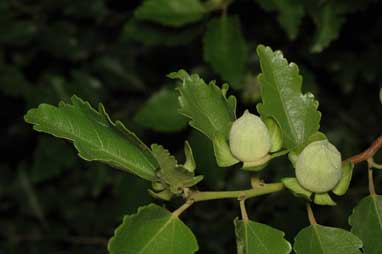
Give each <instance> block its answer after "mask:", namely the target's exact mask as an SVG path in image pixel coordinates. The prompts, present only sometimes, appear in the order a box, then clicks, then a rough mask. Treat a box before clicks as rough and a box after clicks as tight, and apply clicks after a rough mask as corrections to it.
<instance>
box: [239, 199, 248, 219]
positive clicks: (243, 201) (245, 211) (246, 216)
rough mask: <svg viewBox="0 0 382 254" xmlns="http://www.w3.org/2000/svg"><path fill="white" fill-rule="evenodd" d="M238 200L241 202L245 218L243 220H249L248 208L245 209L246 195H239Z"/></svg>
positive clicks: (242, 216)
mask: <svg viewBox="0 0 382 254" xmlns="http://www.w3.org/2000/svg"><path fill="white" fill-rule="evenodd" d="M238 200H239V202H240V211H241V218H242V219H243V221H248V220H249V218H248V213H247V209H245V200H246V197H245V196H242V197H239V198H238Z"/></svg>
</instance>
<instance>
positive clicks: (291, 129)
mask: <svg viewBox="0 0 382 254" xmlns="http://www.w3.org/2000/svg"><path fill="white" fill-rule="evenodd" d="M265 59H266V61H268V60H269V59H268V58H267V57H266V58H265ZM271 62H272V61H268V64H269V66H272V63H271ZM287 67H288V66H287ZM273 69H274V68H270V70H271V71H270V74H271V75H270V77H271V80H270V81H271V82H272V81H273V84H274V85H275V87H276V90H277V95H278V97H279V98H280V101H281V104H282V107H283V112H284V114H285V116H286V118H287V121H288V126H292V127H293V128H291V127H289V129H290V131H291V133H292V135H293V137H294V139H295V140H296V137H297V134H296V132H295V129H294V125H293V124H292V122H291V119H290V118H289V117H290V116H289V114H287V113H286V112H287V110H286V106H285V102H284V100H283V99H282V96H281V93H280V89H279V86H278V85H276V84H277V82H276V78H275V75H274V71H273Z"/></svg>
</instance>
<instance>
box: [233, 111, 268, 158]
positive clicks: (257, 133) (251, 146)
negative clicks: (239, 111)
mask: <svg viewBox="0 0 382 254" xmlns="http://www.w3.org/2000/svg"><path fill="white" fill-rule="evenodd" d="M229 145H230V149H231V152H232V154H233V155H234V156H235V157H236V158H238V159H239V160H241V161H243V162H256V161H261V160H264V158H265V157H266V156H267V155H268V153H269V151H270V149H271V145H272V144H271V138H270V136H269V132H268V129H267V127H266V126H265V124H264V122H263V121H262V120H261V118H260V117H258V116H256V115H254V114H251V113H249V111H248V110H246V111H245V112H244V114H243V115H242V116H241V117H240V118H238V119H237V120H236V121H235V122H234V123H233V124H232V127H231V131H230V136H229ZM266 161H267V160H265V162H266ZM252 164H253V163H252ZM254 164H256V163H254Z"/></svg>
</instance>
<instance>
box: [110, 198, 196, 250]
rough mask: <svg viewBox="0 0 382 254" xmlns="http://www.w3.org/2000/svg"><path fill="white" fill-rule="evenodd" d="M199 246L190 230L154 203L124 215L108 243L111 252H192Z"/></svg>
mask: <svg viewBox="0 0 382 254" xmlns="http://www.w3.org/2000/svg"><path fill="white" fill-rule="evenodd" d="M198 248H199V247H198V243H197V241H196V239H195V236H194V234H193V233H192V231H191V230H190V229H189V228H188V227H187V226H186V225H184V223H183V222H182V221H181V220H180V219H178V217H176V216H173V215H172V214H171V213H170V212H169V211H167V210H166V209H164V208H162V207H160V206H157V205H154V204H150V205H148V206H144V207H141V208H139V210H138V212H137V213H136V214H134V215H127V216H125V217H124V219H123V222H122V224H121V225H120V226H119V227H118V228H117V229H116V230H115V233H114V236H113V237H112V238H111V239H110V241H109V244H108V250H109V252H110V254H137V253H140V254H158V253H166V254H179V253H182V254H193V253H195V252H196V251H197V250H198Z"/></svg>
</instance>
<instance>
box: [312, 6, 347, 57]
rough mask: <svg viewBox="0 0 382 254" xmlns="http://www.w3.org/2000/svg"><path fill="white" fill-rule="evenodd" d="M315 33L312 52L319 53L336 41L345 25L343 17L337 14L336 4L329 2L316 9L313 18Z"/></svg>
mask: <svg viewBox="0 0 382 254" xmlns="http://www.w3.org/2000/svg"><path fill="white" fill-rule="evenodd" d="M314 21H315V23H316V26H317V31H316V35H315V39H314V44H313V46H312V52H316V53H318V52H321V51H322V50H324V49H325V48H327V47H328V46H329V44H330V43H331V42H332V41H333V40H335V39H337V37H338V35H339V32H340V29H341V27H342V25H343V24H344V23H345V17H344V15H343V14H342V13H339V12H338V8H337V7H336V3H335V2H334V1H329V2H327V3H326V4H324V5H323V6H322V7H321V8H319V9H318V13H317V15H316V16H315V17H314Z"/></svg>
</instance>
